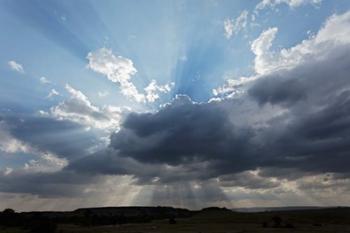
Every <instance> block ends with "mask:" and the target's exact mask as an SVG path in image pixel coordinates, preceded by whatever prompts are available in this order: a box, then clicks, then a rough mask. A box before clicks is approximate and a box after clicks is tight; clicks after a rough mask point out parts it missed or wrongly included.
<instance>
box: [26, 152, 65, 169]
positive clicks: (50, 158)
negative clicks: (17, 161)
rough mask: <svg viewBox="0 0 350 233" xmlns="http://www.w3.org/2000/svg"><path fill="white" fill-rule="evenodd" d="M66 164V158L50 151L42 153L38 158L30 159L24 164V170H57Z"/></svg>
mask: <svg viewBox="0 0 350 233" xmlns="http://www.w3.org/2000/svg"><path fill="white" fill-rule="evenodd" d="M67 165H68V161H67V159H64V158H58V157H57V156H55V155H53V154H50V153H42V154H40V157H39V158H38V159H31V160H29V161H28V162H26V163H25V164H24V169H25V170H26V171H30V172H34V173H38V172H46V173H47V172H57V171H60V170H62V168H64V167H65V166H67Z"/></svg>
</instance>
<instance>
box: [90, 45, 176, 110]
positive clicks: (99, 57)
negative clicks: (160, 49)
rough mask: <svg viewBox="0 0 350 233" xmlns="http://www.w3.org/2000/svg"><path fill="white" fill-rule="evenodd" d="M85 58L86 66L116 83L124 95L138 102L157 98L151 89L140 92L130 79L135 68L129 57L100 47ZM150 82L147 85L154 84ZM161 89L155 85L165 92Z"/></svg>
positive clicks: (158, 89)
mask: <svg viewBox="0 0 350 233" xmlns="http://www.w3.org/2000/svg"><path fill="white" fill-rule="evenodd" d="M87 59H88V60H89V64H88V68H90V69H91V70H93V71H95V72H98V73H101V74H103V75H105V76H106V77H107V78H108V79H109V80H111V81H112V82H114V83H118V84H119V85H120V89H121V93H122V94H123V95H124V96H126V97H128V98H130V99H133V100H135V101H136V102H140V103H145V102H147V101H148V102H153V101H155V100H156V99H157V98H158V97H156V98H154V97H155V96H156V95H155V93H154V92H153V90H152V93H151V94H150V95H149V93H146V94H143V93H140V92H139V91H138V90H137V88H136V86H135V85H134V84H133V82H132V81H131V78H132V76H133V75H135V74H136V72H137V70H136V68H135V67H134V64H133V62H132V61H131V60H130V59H128V58H124V57H122V56H115V55H114V54H113V53H112V50H110V49H107V48H101V49H99V50H97V51H95V52H90V53H89V54H88V56H87ZM152 82H153V81H152ZM152 82H151V83H150V84H149V85H154V84H152ZM168 85H169V84H168ZM146 88H148V87H146ZM146 88H145V90H146ZM152 88H153V87H149V88H148V89H152ZM163 89H164V87H161V86H157V88H156V91H160V92H163V93H165V91H162V90H163ZM148 96H149V97H148Z"/></svg>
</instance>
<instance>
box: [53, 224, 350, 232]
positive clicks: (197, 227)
mask: <svg viewBox="0 0 350 233" xmlns="http://www.w3.org/2000/svg"><path fill="white" fill-rule="evenodd" d="M60 230H61V232H67V233H68V232H72V233H73V232H76V233H78V232H89V233H90V232H91V233H95V232H96V233H97V232H104V233H109V232H110V233H112V232H120V233H143V232H144V233H152V232H154V233H175V232H184V233H185V232H186V233H187V232H188V233H190V232H191V233H192V232H193V233H243V232H245V233H255V232H266V233H273V232H276V233H277V232H295V233H297V232H304V233H322V232H325V233H326V232H327V233H328V232H329V233H338V232H339V233H344V232H350V225H334V224H330V225H325V226H321V227H315V226H312V225H306V224H300V225H297V226H296V228H295V229H283V228H262V226H261V225H260V224H248V223H245V224H244V223H243V224H239V223H215V222H214V223H211V222H207V223H192V222H191V221H180V222H179V223H178V224H175V225H169V224H168V223H165V222H156V223H152V224H127V225H123V226H100V227H91V228H85V227H77V226H72V225H70V226H68V225H66V226H60Z"/></svg>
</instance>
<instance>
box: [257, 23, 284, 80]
mask: <svg viewBox="0 0 350 233" xmlns="http://www.w3.org/2000/svg"><path fill="white" fill-rule="evenodd" d="M277 31H278V29H277V28H276V27H274V28H269V29H267V30H265V31H264V32H262V33H261V34H260V36H259V37H258V38H257V39H256V40H254V41H253V43H252V45H251V50H252V52H253V53H254V54H255V60H254V68H255V72H256V73H258V74H263V73H265V72H266V70H267V69H269V67H268V64H269V60H270V59H271V56H272V54H271V53H270V48H271V45H272V41H273V40H274V39H275V36H276V33H277Z"/></svg>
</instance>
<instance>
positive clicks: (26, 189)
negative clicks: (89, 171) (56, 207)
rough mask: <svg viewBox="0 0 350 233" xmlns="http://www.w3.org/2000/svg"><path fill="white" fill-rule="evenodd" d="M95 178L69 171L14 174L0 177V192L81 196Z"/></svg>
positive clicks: (49, 195)
mask: <svg viewBox="0 0 350 233" xmlns="http://www.w3.org/2000/svg"><path fill="white" fill-rule="evenodd" d="M99 179H100V178H99V177H97V176H88V175H86V174H79V173H75V172H71V171H59V172H54V173H44V172H38V173H28V172H23V171H22V172H14V173H12V174H11V175H1V176H0V191H1V192H9V193H29V194H34V195H39V196H40V197H75V196H81V195H82V193H83V189H84V188H85V185H88V184H91V183H93V182H97V181H98V180H99Z"/></svg>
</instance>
